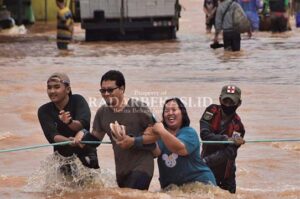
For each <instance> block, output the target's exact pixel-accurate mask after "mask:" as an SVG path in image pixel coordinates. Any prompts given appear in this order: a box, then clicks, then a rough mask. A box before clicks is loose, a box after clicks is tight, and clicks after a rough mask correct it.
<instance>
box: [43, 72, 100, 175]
mask: <svg viewBox="0 0 300 199" xmlns="http://www.w3.org/2000/svg"><path fill="white" fill-rule="evenodd" d="M47 93H48V96H49V98H50V101H51V102H48V103H46V104H44V105H42V106H41V107H40V108H39V110H38V118H39V121H40V124H41V127H42V129H43V131H44V134H45V137H46V138H47V140H48V142H49V143H56V142H64V141H73V142H72V143H71V144H69V145H63V146H54V151H55V152H58V153H59V154H60V155H62V156H64V157H69V156H72V155H73V154H76V155H77V156H78V158H79V159H80V161H81V162H82V164H83V165H84V166H86V167H89V168H94V169H97V168H99V165H98V158H97V152H96V149H95V148H92V147H91V146H85V147H84V148H80V147H79V146H78V144H76V143H78V142H75V141H76V140H77V139H79V137H81V136H82V135H81V133H82V132H81V131H80V130H82V129H86V130H89V129H90V119H91V111H90V108H89V106H88V104H87V102H86V100H85V99H84V98H83V97H82V96H81V95H78V94H72V92H71V87H70V79H69V77H68V76H67V75H66V74H64V73H54V74H52V75H51V76H50V77H49V78H48V81H47Z"/></svg>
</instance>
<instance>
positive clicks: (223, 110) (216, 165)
mask: <svg viewBox="0 0 300 199" xmlns="http://www.w3.org/2000/svg"><path fill="white" fill-rule="evenodd" d="M219 101H220V105H216V104H212V105H210V106H209V107H207V108H206V110H205V111H204V114H203V115H202V117H201V119H200V137H201V139H202V140H203V141H234V142H233V144H203V147H202V152H201V156H202V158H203V160H204V162H205V163H206V164H207V165H208V166H209V167H210V169H211V170H212V171H213V173H214V175H215V178H216V182H217V185H218V186H219V187H220V188H222V189H225V190H228V191H229V192H230V193H235V192H236V180H235V172H236V165H235V159H236V157H237V150H238V148H239V147H240V145H242V144H244V143H245V141H244V139H243V137H244V135H245V129H244V125H243V124H242V121H241V119H240V117H239V116H238V115H237V113H236V109H237V108H238V107H239V106H240V105H241V103H242V100H241V90H240V89H239V88H238V87H237V86H234V85H227V86H224V87H223V88H222V91H221V95H220V97H219Z"/></svg>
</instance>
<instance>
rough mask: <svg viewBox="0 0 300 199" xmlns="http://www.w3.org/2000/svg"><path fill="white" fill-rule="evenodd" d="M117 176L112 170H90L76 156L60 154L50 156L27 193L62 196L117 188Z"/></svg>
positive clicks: (27, 187)
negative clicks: (76, 192) (81, 191)
mask: <svg viewBox="0 0 300 199" xmlns="http://www.w3.org/2000/svg"><path fill="white" fill-rule="evenodd" d="M116 186H117V184H116V180H115V174H114V173H113V172H112V171H110V170H104V169H102V170H101V169H89V168H87V167H85V166H83V165H82V163H81V162H80V160H79V159H78V158H77V157H76V156H75V155H73V156H71V157H63V156H61V155H59V154H58V153H54V154H53V155H50V156H48V157H47V158H46V159H45V160H44V161H43V162H42V163H41V166H40V168H39V169H38V170H37V171H36V172H34V173H33V174H32V176H31V177H30V178H29V179H28V184H27V185H26V186H25V188H24V191H25V192H42V193H45V194H47V195H57V196H61V195H63V194H64V193H72V192H75V191H78V190H87V191H88V190H95V189H101V188H109V187H116Z"/></svg>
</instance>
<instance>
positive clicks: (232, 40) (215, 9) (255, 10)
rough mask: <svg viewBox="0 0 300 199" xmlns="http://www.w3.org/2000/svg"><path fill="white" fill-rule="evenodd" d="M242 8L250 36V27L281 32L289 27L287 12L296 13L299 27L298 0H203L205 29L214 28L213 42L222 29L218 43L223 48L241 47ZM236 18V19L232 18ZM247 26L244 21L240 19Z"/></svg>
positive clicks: (238, 48)
mask: <svg viewBox="0 0 300 199" xmlns="http://www.w3.org/2000/svg"><path fill="white" fill-rule="evenodd" d="M239 9H242V11H243V13H244V15H245V16H246V17H247V19H248V21H249V28H248V30H247V32H248V35H249V37H251V35H252V32H253V31H272V32H274V33H275V32H284V31H288V30H291V28H292V27H291V23H290V16H292V15H294V16H295V21H296V27H300V1H299V0H292V1H289V0H204V4H203V10H204V12H205V14H206V32H207V33H211V30H212V28H213V27H214V28H215V38H214V43H215V44H217V43H218V35H219V33H220V32H223V42H224V44H223V45H222V46H221V45H213V47H214V46H215V47H223V46H224V48H225V49H226V50H232V51H239V50H240V40H241V37H240V34H241V33H243V32H242V31H240V30H237V26H238V25H237V24H238V23H239V22H240V23H242V16H241V15H240V16H237V15H239V13H238V12H239ZM235 20H237V22H236V21H235ZM243 25H244V26H246V23H244V22H243Z"/></svg>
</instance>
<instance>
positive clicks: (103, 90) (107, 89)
mask: <svg viewBox="0 0 300 199" xmlns="http://www.w3.org/2000/svg"><path fill="white" fill-rule="evenodd" d="M117 88H120V87H119V86H118V87H116V88H101V89H99V91H100V93H101V94H105V93H106V92H108V93H109V94H112V92H114V90H115V89H117Z"/></svg>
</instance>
